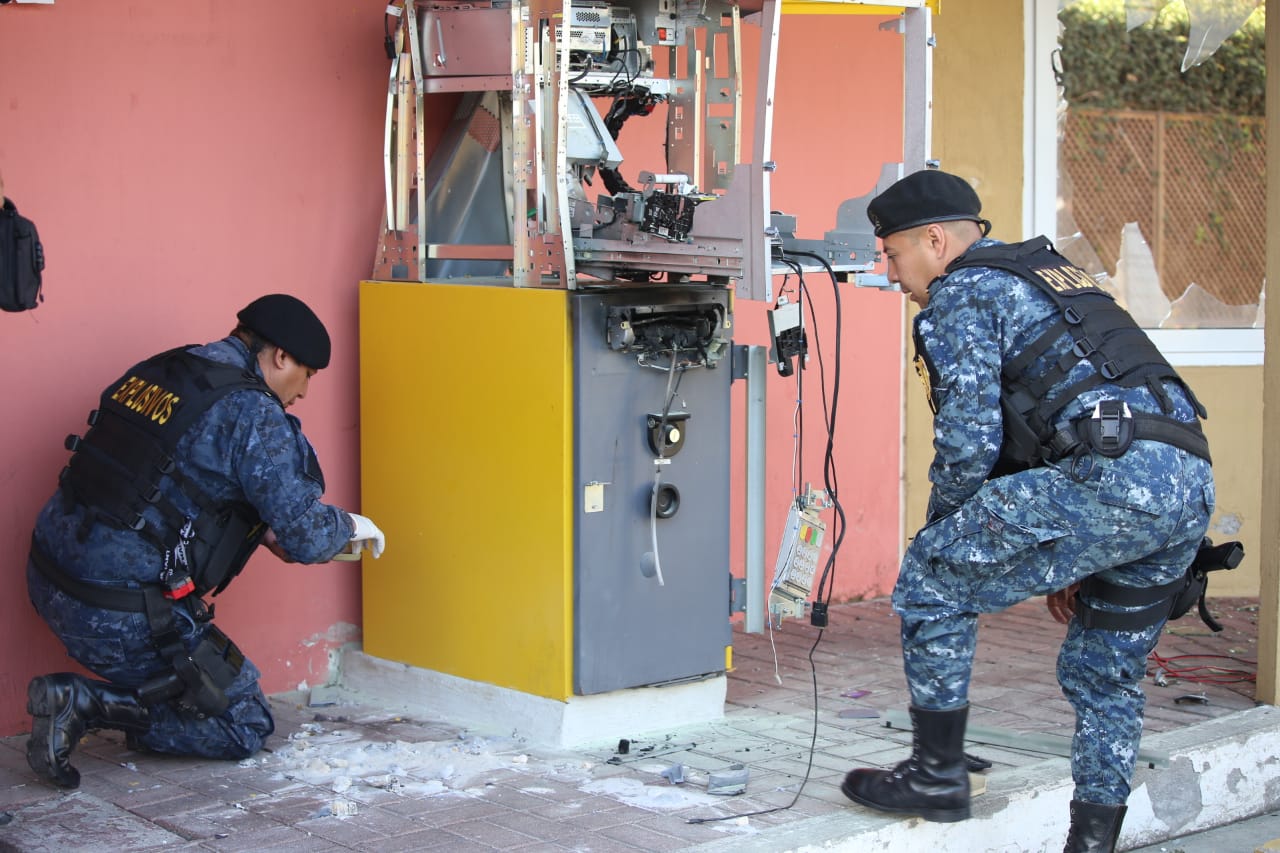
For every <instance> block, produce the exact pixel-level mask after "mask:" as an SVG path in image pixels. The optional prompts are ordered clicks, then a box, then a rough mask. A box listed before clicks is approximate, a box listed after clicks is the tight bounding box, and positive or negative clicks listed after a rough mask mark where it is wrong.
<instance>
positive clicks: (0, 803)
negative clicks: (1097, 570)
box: [0, 599, 1257, 853]
mask: <svg viewBox="0 0 1280 853" xmlns="http://www.w3.org/2000/svg"><path fill="white" fill-rule="evenodd" d="M1213 610H1214V612H1215V614H1216V615H1217V616H1218V618H1219V619H1220V621H1222V623H1223V624H1224V625H1225V626H1226V630H1225V631H1223V633H1222V634H1217V635H1215V634H1212V633H1211V632H1210V631H1208V630H1207V629H1206V628H1204V627H1203V626H1202V625H1201V624H1200V622H1199V621H1198V620H1195V619H1194V616H1191V617H1187V618H1184V619H1182V620H1180V621H1179V622H1177V623H1174V625H1173V626H1171V627H1170V628H1168V629H1166V632H1165V635H1164V636H1163V637H1162V639H1161V641H1160V645H1159V646H1158V648H1157V654H1158V655H1160V656H1161V657H1162V658H1164V659H1166V660H1168V663H1167V664H1166V665H1165V666H1166V667H1167V669H1166V668H1165V667H1161V666H1157V665H1156V663H1154V662H1153V664H1152V675H1153V676H1154V677H1153V678H1149V679H1148V681H1147V695H1148V697H1149V698H1148V706H1147V708H1148V710H1147V731H1148V732H1151V733H1158V732H1166V731H1170V730H1173V729H1177V728H1179V727H1183V726H1187V725H1190V724H1192V723H1195V722H1199V721H1202V720H1205V719H1208V718H1213V717H1218V716H1223V715H1225V714H1230V713H1232V712H1233V711H1236V710H1240V709H1244V708H1249V707H1252V706H1253V704H1254V703H1253V699H1252V696H1253V685H1252V683H1251V682H1237V683H1210V682H1206V681H1201V680H1191V679H1190V678H1188V677H1187V676H1188V675H1196V676H1198V677H1200V678H1210V677H1211V678H1212V680H1213V681H1214V682H1221V681H1226V680H1228V679H1231V678H1234V677H1236V676H1237V675H1238V674H1239V673H1240V672H1245V673H1248V674H1250V675H1251V674H1252V673H1253V671H1254V663H1253V661H1254V660H1255V649H1256V636H1257V619H1256V615H1257V614H1256V610H1257V607H1256V601H1251V600H1242V599H1221V600H1218V601H1216V602H1215V603H1214V605H1213ZM981 626H982V627H981V629H980V632H979V649H978V657H977V662H976V665H975V673H974V681H973V688H972V692H971V696H970V699H971V703H972V710H971V715H970V730H971V735H972V734H973V733H974V732H978V734H979V736H982V737H983V739H984V740H986V741H987V742H974V737H971V742H970V744H969V745H968V747H967V748H968V751H969V752H970V753H971V754H974V755H977V756H979V757H981V758H985V759H987V760H989V761H991V762H992V763H993V765H994V766H993V768H992V770H991V771H989V772H992V773H994V772H999V771H1000V770H1002V769H1007V768H1011V767H1018V766H1022V765H1025V764H1029V763H1032V762H1036V761H1040V760H1043V759H1044V758H1045V756H1046V754H1051V753H1052V752H1053V749H1054V748H1056V746H1055V745H1060V744H1061V743H1063V741H1061V740H1060V739H1059V740H1056V741H1055V740H1054V738H1053V736H1069V734H1070V731H1071V725H1072V716H1071V711H1070V708H1069V707H1068V706H1067V704H1066V702H1065V700H1063V698H1062V696H1061V694H1060V693H1059V691H1058V687H1057V684H1056V681H1055V677H1054V664H1055V657H1056V654H1057V646H1058V643H1059V641H1060V639H1061V637H1062V632H1063V630H1064V629H1063V628H1062V627H1061V626H1059V625H1057V624H1056V623H1054V622H1053V621H1052V620H1051V619H1050V618H1049V616H1048V614H1047V612H1046V611H1045V609H1044V605H1043V602H1042V601H1033V602H1027V603H1025V604H1022V605H1019V606H1017V607H1014V608H1012V609H1011V610H1009V611H1006V612H1004V613H1001V614H996V615H992V616H984V617H983V618H982V621H981ZM897 637H898V624H897V620H896V618H895V617H894V616H893V614H892V612H891V611H890V609H889V607H888V604H887V602H885V601H882V600H877V601H870V602H861V603H852V604H845V605H838V606H835V607H833V608H832V610H831V624H830V626H829V627H828V628H827V629H826V630H825V631H823V632H821V637H819V632H818V631H817V630H816V629H814V628H812V627H810V626H809V625H807V624H802V623H797V622H788V623H786V624H785V625H784V626H783V627H782V628H781V629H780V630H775V631H774V632H772V633H771V634H770V633H765V634H758V635H746V634H742V633H735V637H734V663H735V670H734V672H733V673H731V675H730V677H729V690H728V701H727V705H726V708H725V716H724V718H723V720H719V721H717V722H715V723H712V724H706V725H701V726H696V727H690V728H687V729H679V730H673V731H670V732H662V733H658V734H653V733H642V732H619V733H618V740H619V741H621V740H623V739H625V740H627V741H628V751H627V753H626V754H625V755H621V754H618V747H619V744H618V743H617V742H613V741H611V742H610V743H609V744H602V745H601V746H600V747H599V748H597V749H589V750H580V751H574V752H568V751H558V750H548V749H545V748H539V747H537V746H535V745H532V744H529V743H525V742H521V741H519V740H514V739H512V738H511V737H509V736H504V735H503V734H501V733H494V732H472V731H467V730H465V729H463V728H460V727H459V726H457V725H454V724H451V723H450V722H449V721H445V720H427V719H422V720H419V719H411V718H408V717H405V716H396V715H393V714H391V713H389V712H387V711H385V710H383V709H380V708H376V707H369V706H367V705H364V704H361V702H360V701H359V699H360V697H357V696H351V695H347V694H344V693H341V692H339V694H338V697H339V699H340V701H339V702H338V703H337V704H333V705H325V706H320V707H317V706H313V705H310V704H308V700H309V698H310V697H308V696H300V695H294V694H289V695H281V696H276V697H273V699H272V704H273V707H274V709H275V711H276V715H277V732H276V735H275V736H274V737H273V738H272V739H271V740H270V741H269V748H268V750H264V751H263V752H262V753H260V754H259V755H258V756H255V757H254V758H252V759H249V760H246V761H244V762H240V763H234V762H210V761H194V760H189V759H175V758H168V757H163V756H155V755H144V754H140V753H136V752H133V751H130V750H129V749H127V748H126V747H125V746H124V744H123V741H122V737H121V736H120V735H118V734H116V733H113V732H104V733H100V734H95V735H91V736H90V737H89V738H87V739H86V741H85V743H84V745H83V746H82V748H81V749H80V750H79V751H78V752H77V755H76V759H75V763H76V765H77V767H78V768H79V769H80V771H81V773H82V774H83V783H82V784H81V787H80V788H79V789H78V790H77V791H75V792H72V793H64V792H59V791H56V790H54V789H52V788H50V787H48V786H47V785H45V784H43V783H41V782H38V781H36V780H35V779H34V778H33V777H32V775H31V772H30V770H29V769H28V768H27V766H26V761H25V758H24V754H23V750H24V744H25V737H14V738H8V739H5V740H3V741H0V823H2V824H3V825H0V850H21V851H59V853H62V851H75V850H86V851H89V850H92V851H94V853H103V852H104V851H116V850H120V851H124V850H128V851H141V850H159V849H165V850H169V849H180V850H181V849H187V850H224V851H235V850H246V851H247V850H254V851H258V850H270V851H295V850H296V851H308V853H311V851H326V850H367V849H376V850H378V851H380V853H391V852H392V851H408V850H432V849H438V850H448V851H472V850H475V851H480V850H516V849H518V850H525V851H537V850H549V851H550V850H561V851H563V850H583V851H586V850H590V851H616V850H646V851H663V850H681V849H688V848H692V847H697V846H698V845H699V844H701V843H703V842H712V841H717V840H721V839H725V838H726V837H732V836H734V835H740V836H757V837H758V836H759V835H760V834H761V833H765V832H768V830H769V828H770V827H777V826H780V825H784V824H790V823H795V822H797V821H801V820H805V819H807V818H812V817H815V816H819V815H833V814H837V813H839V812H842V811H846V810H851V809H854V808H856V807H854V806H853V805H851V804H850V803H848V802H847V801H846V800H845V798H844V797H843V795H842V794H841V793H840V791H839V787H838V783H839V779H840V778H841V777H842V775H843V774H844V773H845V772H846V771H847V770H848V769H849V768H850V767H852V766H857V765H865V764H880V765H888V764H892V763H894V762H896V761H898V760H900V759H901V758H902V757H903V756H904V755H905V753H906V749H905V747H904V744H907V743H909V741H910V735H909V732H907V731H905V730H903V729H901V728H890V727H887V726H886V720H893V719H895V718H899V719H900V714H901V711H902V710H903V709H904V708H905V705H906V691H905V685H904V683H903V677H902V672H901V658H900V653H899V648H898V640H897ZM1188 656H1211V657H1188ZM810 658H812V661H813V664H814V669H812V670H811V668H810V663H809V661H810ZM1193 667H1194V668H1196V669H1195V670H1194V672H1191V670H1192V668H1193ZM1205 667H1209V668H1205ZM1174 670H1179V671H1182V675H1181V676H1178V675H1172V674H1170V673H1171V672H1172V671H1174ZM815 672H816V697H817V704H816V714H815V702H814V700H815V675H814V673H815ZM1157 680H1159V681H1162V682H1164V683H1163V685H1160V684H1157V683H1156V682H1157ZM815 717H816V720H815ZM984 733H985V735H984ZM811 745H812V747H813V749H812V750H811V748H810V747H811ZM1046 750H1047V751H1046ZM735 765H741V766H742V768H743V769H745V770H746V772H747V783H746V791H745V793H742V794H739V795H735V796H717V795H713V794H709V793H708V792H707V789H708V782H709V781H711V782H715V783H720V784H724V783H726V782H732V781H734V780H735V778H737V777H736V776H735V773H737V772H738V771H736V770H735V769H734V768H735ZM664 773H665V774H666V775H664ZM679 774H683V778H684V780H685V781H684V782H683V783H681V784H673V782H672V781H671V779H670V778H669V777H672V776H677V775H679ZM739 775H740V774H739ZM806 777H807V782H805V784H804V786H803V789H802V790H801V791H800V796H799V797H798V798H797V797H796V792H797V790H798V789H799V788H800V783H801V782H802V780H805V779H806ZM793 803H794V804H793ZM786 806H790V808H782V809H781V810H778V811H772V812H770V813H767V814H751V816H748V817H737V816H739V815H748V814H750V813H754V812H762V811H768V810H770V809H775V808H779V807H786ZM725 817H728V818H729V819H727V820H716V821H712V822H701V823H700V822H696V821H698V820H701V819H706V818H725Z"/></svg>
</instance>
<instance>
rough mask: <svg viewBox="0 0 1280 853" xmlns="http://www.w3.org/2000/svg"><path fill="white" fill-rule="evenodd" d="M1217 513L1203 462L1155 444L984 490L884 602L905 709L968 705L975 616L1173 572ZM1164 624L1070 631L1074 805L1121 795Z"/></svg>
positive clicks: (1061, 669) (917, 544) (924, 538)
mask: <svg viewBox="0 0 1280 853" xmlns="http://www.w3.org/2000/svg"><path fill="white" fill-rule="evenodd" d="M1073 475H1074V476H1073ZM1213 507H1214V485H1213V474H1212V471H1211V469H1210V467H1209V463H1208V462H1206V461H1204V460H1202V459H1200V458H1198V457H1195V456H1192V455H1190V454H1188V453H1186V452H1185V451H1182V450H1178V449H1177V448H1174V447H1172V446H1170V445H1167V444H1159V443H1156V442H1150V441H1136V442H1134V444H1133V446H1132V447H1131V448H1130V449H1129V452H1128V453H1126V454H1125V455H1124V456H1122V457H1120V458H1118V459H1107V458H1105V457H1100V456H1094V457H1092V458H1091V457H1087V456H1086V457H1083V458H1081V459H1079V460H1076V462H1075V463H1074V465H1070V464H1067V463H1065V462H1064V464H1063V465H1062V466H1061V467H1057V466H1047V467H1042V468H1035V469H1031V470H1029V471H1023V472H1020V473H1017V474H1011V475H1009V476H1006V477H1000V478H997V479H994V480H990V481H988V482H987V483H986V484H985V485H983V487H982V488H981V489H980V490H979V491H978V492H977V493H976V494H975V495H974V496H973V497H972V498H970V499H969V500H967V501H965V502H964V503H963V504H962V505H961V506H960V507H958V508H957V509H956V510H955V511H953V512H951V513H950V514H948V515H946V516H944V517H942V518H940V519H937V520H935V521H934V522H933V523H931V524H929V525H927V526H926V527H925V528H924V529H922V530H921V531H920V532H919V533H918V534H917V535H916V537H915V539H914V540H913V541H912V542H911V544H910V546H909V547H908V548H907V552H906V554H905V555H904V557H903V561H902V567H901V571H900V573H899V576H898V582H897V585H896V587H895V588H894V593H893V604H894V609H895V610H896V611H897V613H898V614H899V615H900V616H901V617H902V652H903V662H904V668H905V670H906V677H907V684H908V687H909V689H910V693H911V701H912V704H913V705H915V706H916V707H920V708H926V709H932V710H946V709H951V708H957V707H960V706H962V705H964V704H965V703H966V702H968V693H969V678H970V674H971V671H972V667H973V657H974V647H975V645H976V643H977V624H978V614H979V613H991V612H995V611H998V610H1003V609H1004V608H1006V607H1009V606H1011V605H1013V604H1016V603H1018V602H1020V601H1023V600H1025V599H1027V598H1030V597H1032V596H1036V595H1046V594H1048V593H1051V592H1056V591H1058V590H1061V589H1064V588H1065V587H1067V586H1069V585H1071V584H1073V583H1075V582H1077V581H1079V580H1081V579H1083V578H1085V577H1087V576H1089V575H1093V574H1100V575H1101V576H1102V577H1103V578H1104V579H1106V580H1108V581H1110V582H1112V583H1115V584H1119V585H1122V586H1132V587H1147V586H1157V585H1160V584H1164V583H1167V582H1169V581H1172V580H1174V579H1175V578H1177V577H1179V576H1181V575H1182V574H1183V573H1184V572H1185V570H1186V568H1187V566H1189V565H1190V564H1191V561H1192V559H1193V558H1194V556H1195V553H1196V549H1197V547H1198V546H1199V544H1200V541H1201V538H1202V537H1203V535H1204V533H1205V530H1206V529H1207V528H1208V524H1209V517H1210V515H1211V514H1212V512H1213ZM1088 601H1089V603H1090V604H1091V605H1093V606H1096V607H1098V608H1099V609H1102V610H1124V609H1126V608H1123V607H1117V606H1114V605H1110V604H1108V603H1106V602H1100V601H1097V600H1093V599H1088ZM1163 627H1164V623H1163V622H1160V623H1157V624H1156V625H1152V626H1151V627H1149V628H1146V629H1143V630H1139V631H1107V630H1102V629H1086V628H1084V627H1083V626H1081V624H1080V620H1079V619H1078V618H1077V619H1073V620H1072V621H1071V624H1070V625H1069V626H1068V628H1067V635H1066V639H1065V640H1064V641H1063V644H1062V649H1061V651H1060V653H1059V655H1058V682H1059V683H1060V684H1061V686H1062V691H1063V693H1064V694H1065V695H1066V697H1067V700H1068V701H1069V702H1070V703H1071V705H1072V707H1073V708H1074V709H1075V712H1076V729H1075V737H1074V740H1073V743H1072V754H1071V770H1072V776H1073V778H1074V780H1075V785H1076V789H1075V796H1076V799H1080V800H1085V801H1088V802H1093V803H1101V804H1108V805H1119V804H1122V803H1124V802H1125V801H1126V800H1127V799H1128V796H1129V780H1130V778H1131V776H1132V774H1133V769H1134V765H1135V763H1136V760H1137V750H1138V743H1139V739H1140V737H1141V734H1142V710H1143V705H1144V703H1145V697H1144V695H1143V693H1142V689H1141V687H1140V682H1141V681H1142V678H1143V677H1144V675H1145V673H1146V659H1147V655H1148V654H1150V652H1151V650H1152V649H1153V648H1154V647H1155V643H1156V640H1157V638H1158V637H1159V635H1160V631H1161V630H1162V628H1163Z"/></svg>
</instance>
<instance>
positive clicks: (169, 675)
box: [27, 293, 385, 788]
mask: <svg viewBox="0 0 1280 853" xmlns="http://www.w3.org/2000/svg"><path fill="white" fill-rule="evenodd" d="M237 318H238V320H239V323H238V325H236V327H235V328H234V329H233V330H232V332H231V334H229V335H228V336H227V337H225V338H223V339H222V340H219V341H215V342H213V343H210V344H206V345H203V346H187V347H180V348H177V349H173V350H169V351H167V352H164V353H161V354H159V355H156V356H154V357H152V358H149V359H147V360H146V361H143V362H141V363H140V364H137V365H135V366H134V367H132V368H130V369H129V370H128V371H127V372H126V373H125V374H124V375H123V376H122V377H120V379H119V380H117V381H116V382H114V383H112V384H111V385H110V386H108V387H107V389H106V390H105V391H104V392H103V393H102V398H101V401H100V404H99V406H98V408H97V409H95V410H94V411H93V412H92V413H91V414H90V416H89V430H88V431H87V432H86V433H85V435H84V436H83V437H79V436H70V437H68V439H67V447H68V449H69V450H72V451H73V453H72V456H71V459H70V462H69V463H68V465H67V467H66V468H65V469H64V470H63V472H62V475H61V477H60V481H59V485H58V489H57V491H56V492H55V494H54V495H53V497H52V498H51V499H50V500H49V502H48V503H47V504H45V506H44V508H43V509H42V510H41V512H40V515H39V517H38V519H37V521H36V526H35V531H34V534H33V536H32V541H31V552H30V557H29V560H28V563H27V585H28V591H29V594H30V597H31V602H32V604H33V605H35V608H36V611H37V612H39V614H40V616H41V617H42V618H43V619H44V620H45V622H47V623H48V625H49V627H50V628H51V629H53V632H54V633H55V634H56V635H57V636H58V638H59V639H60V640H62V642H63V644H64V645H65V646H66V649H67V653H68V654H69V655H70V656H71V657H72V658H74V659H75V660H76V661H77V662H79V663H80V664H81V665H83V666H84V667H85V668H86V669H88V670H90V671H91V672H93V673H95V674H96V675H98V676H100V677H101V678H103V679H105V681H96V680H92V679H88V678H84V677H82V676H80V675H76V674H73V673H55V674H52V675H42V676H38V677H36V678H34V679H32V681H31V683H30V685H29V687H28V689H27V711H28V712H29V713H30V714H31V715H32V725H31V737H30V739H29V740H28V742H27V762H28V763H29V764H30V765H31V768H32V769H33V770H34V771H35V772H36V773H38V774H39V775H40V776H42V777H43V778H45V779H47V780H49V781H51V782H53V783H54V784H56V785H58V786H60V787H64V788H75V787H77V786H78V785H79V783H80V774H79V772H78V771H77V770H76V769H75V768H74V767H72V766H71V760H70V759H71V752H72V750H73V749H74V748H75V746H76V743H77V742H78V741H79V740H80V738H81V737H82V736H83V735H84V733H85V732H86V731H88V730H91V729H98V728H107V729H117V730H121V731H124V732H126V738H127V740H128V743H129V744H130V746H132V747H135V748H145V749H150V750H153V751H156V752H163V753H171V754H176V755H188V756H200V757H205V758H219V759H241V758H246V757H248V756H250V755H252V754H253V753H255V752H256V751H257V750H258V749H259V748H260V747H261V746H262V744H263V741H264V740H265V739H266V737H267V736H268V735H270V734H271V733H272V732H273V731H274V730H275V723H274V721H273V720H272V717H271V711H270V709H269V707H268V705H267V701H266V698H265V697H264V696H263V693H262V690H261V688H260V687H259V686H258V679H259V675H260V673H259V671H258V668H257V667H256V666H254V665H253V663H252V662H251V661H250V660H248V659H247V658H245V657H244V656H243V655H242V654H241V653H240V651H239V649H238V648H236V645H235V644H234V643H233V642H231V640H230V639H228V638H227V636H226V635H225V634H223V633H222V632H221V631H220V630H218V628H216V627H215V626H214V625H213V623H212V616H213V613H212V608H211V607H209V606H206V604H205V602H204V596H205V595H207V594H214V595H216V594H217V593H219V592H221V591H222V590H223V589H225V588H226V586H227V584H228V583H230V582H231V581H232V580H233V579H234V578H235V577H236V575H237V574H238V573H239V572H240V570H241V569H242V568H244V565H245V563H246V562H247V561H248V559H249V557H250V555H251V554H252V553H253V551H254V550H255V549H256V548H257V547H258V545H260V544H261V545H264V546H265V547H267V548H268V549H269V550H271V551H272V552H273V553H274V554H276V556H278V557H280V558H281V559H283V560H285V561H286V562H299V563H322V562H325V561H327V560H330V559H332V558H333V557H334V556H336V555H337V554H338V553H339V552H341V551H344V550H352V549H353V548H354V549H356V550H361V549H365V548H367V549H368V550H369V552H370V553H371V554H372V555H373V556H374V557H377V556H379V555H381V553H382V549H383V546H384V544H385V538H384V536H383V534H382V531H380V530H379V529H378V527H377V526H376V525H375V524H374V523H373V522H372V521H371V520H370V519H368V518H366V517H364V516H362V515H358V514H356V513H351V512H347V511H345V510H343V509H340V508H339V507H336V506H332V505H330V504H326V503H323V502H322V501H321V497H322V495H323V494H324V477H323V475H322V474H321V471H320V466H319V463H318V462H317V460H316V456H315V452H314V451H313V450H312V448H311V445H310V443H309V442H308V441H307V439H306V437H305V436H304V435H303V434H302V430H301V424H300V422H299V420H298V419H297V418H296V417H294V416H293V415H290V414H287V413H286V411H285V410H286V409H287V408H288V407H289V406H290V405H292V404H293V403H294V402H295V401H297V400H299V399H301V398H302V397H303V396H304V395H305V394H306V392H307V387H308V383H309V381H310V379H311V377H312V376H314V375H315V373H316V371H318V370H320V369H322V368H324V367H326V366H327V365H328V364H329V350H330V344H329V334H328V332H327V331H326V329H325V327H324V324H323V323H322V322H321V321H320V319H319V318H318V317H317V316H316V315H315V313H314V312H313V311H312V310H311V309H310V308H309V307H307V305H306V304H304V303H303V302H302V301H301V300H299V299H297V298H295V297H293V296H289V295H286V294H278V293H277V294H270V295H267V296H263V297H261V298H260V299H257V300H255V301H253V302H251V303H250V304H249V305H248V306H246V307H245V308H244V309H243V310H242V311H240V312H239V314H238V315H237Z"/></svg>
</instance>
